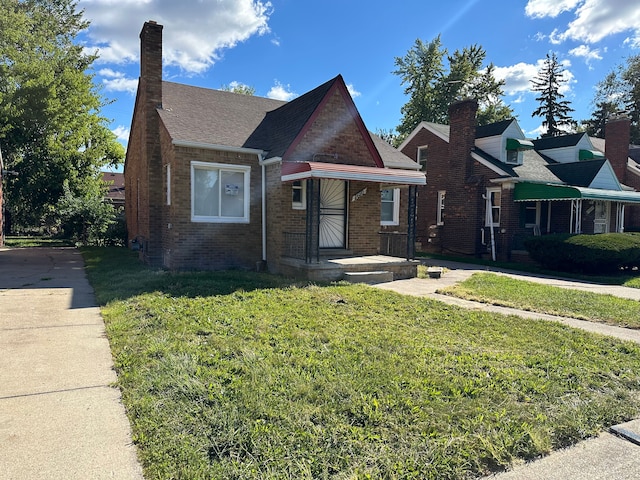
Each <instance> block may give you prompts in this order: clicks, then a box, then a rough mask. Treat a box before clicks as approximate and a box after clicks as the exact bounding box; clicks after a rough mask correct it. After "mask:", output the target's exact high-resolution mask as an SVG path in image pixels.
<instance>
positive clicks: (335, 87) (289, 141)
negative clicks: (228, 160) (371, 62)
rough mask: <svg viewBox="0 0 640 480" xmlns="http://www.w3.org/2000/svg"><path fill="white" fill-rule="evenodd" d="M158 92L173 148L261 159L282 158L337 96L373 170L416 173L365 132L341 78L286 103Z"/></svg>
mask: <svg viewBox="0 0 640 480" xmlns="http://www.w3.org/2000/svg"><path fill="white" fill-rule="evenodd" d="M162 88H163V92H162V106H161V107H159V108H158V114H159V115H160V118H161V119H162V122H163V124H164V126H165V128H166V129H167V131H168V132H169V135H170V136H171V139H172V140H173V141H174V143H183V144H196V145H209V146H212V147H227V148H229V147H230V148H238V149H250V150H258V151H263V152H265V153H266V157H267V158H273V157H280V158H284V157H286V154H287V151H290V150H291V149H292V148H293V147H294V146H295V145H296V142H297V141H299V140H300V138H301V137H302V136H303V135H304V132H305V131H306V129H308V128H309V127H310V126H311V123H312V122H313V119H314V118H315V116H316V115H318V113H319V111H320V110H321V109H322V107H323V105H324V104H325V102H327V100H328V98H329V96H330V95H331V94H332V93H334V92H335V91H339V92H341V93H342V95H343V98H344V99H345V103H346V106H347V108H348V109H349V111H350V113H351V115H352V117H353V120H354V121H355V123H356V125H357V127H358V128H359V130H360V132H361V133H362V138H363V141H364V142H365V143H366V144H367V146H368V148H369V151H370V152H371V156H372V158H373V160H374V161H375V163H376V165H378V167H389V168H404V169H419V165H418V164H417V163H416V162H414V161H413V160H411V159H410V158H409V157H407V156H406V155H404V154H403V153H401V152H400V151H398V150H396V149H394V148H393V147H391V146H390V145H388V144H387V143H386V142H384V141H383V140H382V139H380V138H378V137H377V136H375V135H373V134H371V133H370V132H369V131H368V130H367V129H366V127H365V125H364V122H363V121H362V118H361V117H360V114H359V113H358V111H357V109H356V107H355V104H354V103H353V99H352V98H351V96H350V95H349V93H348V91H347V87H346V84H345V83H344V80H343V79H342V76H341V75H338V76H336V77H334V78H333V79H331V80H329V81H328V82H325V83H323V84H322V85H320V86H318V87H316V88H314V89H313V90H311V91H309V92H307V93H305V94H304V95H301V96H300V97H297V98H295V99H294V100H291V101H290V102H283V101H280V100H272V99H269V98H263V97H257V96H253V95H242V94H237V93H233V92H227V91H221V90H211V89H207V88H201V87H192V86H188V85H183V84H178V83H173V82H162Z"/></svg>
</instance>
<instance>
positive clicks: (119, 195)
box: [101, 172, 124, 211]
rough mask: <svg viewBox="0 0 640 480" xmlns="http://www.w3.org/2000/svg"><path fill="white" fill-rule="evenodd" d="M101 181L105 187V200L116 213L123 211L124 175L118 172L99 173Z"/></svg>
mask: <svg viewBox="0 0 640 480" xmlns="http://www.w3.org/2000/svg"><path fill="white" fill-rule="evenodd" d="M101 175H102V181H103V182H104V183H105V184H106V185H107V192H106V195H105V199H106V200H108V201H109V202H111V205H113V208H115V209H116V210H117V211H122V210H124V174H123V173H120V172H101Z"/></svg>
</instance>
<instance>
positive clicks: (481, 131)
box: [476, 118, 514, 138]
mask: <svg viewBox="0 0 640 480" xmlns="http://www.w3.org/2000/svg"><path fill="white" fill-rule="evenodd" d="M513 122H514V119H513V118H510V119H509V120H502V121H501V122H496V123H490V124H489V125H482V126H480V127H476V138H485V137H495V136H497V135H502V134H503V133H504V131H505V130H506V129H507V128H508V127H509V125H511V124H512V123H513Z"/></svg>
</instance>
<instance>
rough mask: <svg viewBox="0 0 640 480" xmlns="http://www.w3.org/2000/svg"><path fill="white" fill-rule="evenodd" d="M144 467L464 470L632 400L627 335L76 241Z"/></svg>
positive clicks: (526, 454)
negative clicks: (161, 264)
mask: <svg viewBox="0 0 640 480" xmlns="http://www.w3.org/2000/svg"><path fill="white" fill-rule="evenodd" d="M83 253H84V255H85V259H86V261H87V266H88V273H89V278H90V280H91V283H92V284H93V286H94V288H95V289H96V293H97V298H98V300H99V302H100V303H101V304H102V313H103V316H104V318H105V323H106V326H107V333H108V337H109V340H110V343H111V348H112V351H113V355H114V361H115V365H116V369H117V372H118V384H119V386H120V388H121V389H122V393H123V401H124V404H125V406H126V408H127V412H128V415H129V418H130V420H131V424H132V427H133V436H134V441H135V443H136V445H137V446H138V448H139V455H140V458H141V460H142V463H143V465H144V470H145V478H147V479H148V480H151V479H168V478H175V479H214V478H215V479H217V478H221V479H222V478H224V479H290V478H295V479H312V478H313V479H315V478H331V479H342V478H353V479H366V478H376V479H377V478H388V479H391V478H397V479H409V478H419V479H464V478H475V477H476V476H477V475H480V474H486V473H488V472H490V471H494V470H497V469H501V468H504V467H505V466H507V465H510V464H511V463H513V462H517V461H520V460H522V459H531V458H535V457H537V456H539V455H542V454H545V453H547V452H549V451H550V450H551V449H555V448H560V447H562V446H565V445H568V444H571V443H573V442H576V441H578V440H580V439H582V438H585V437H588V436H591V435H594V434H597V433H598V432H599V431H601V430H602V429H603V428H604V427H606V426H608V425H612V424H615V423H618V422H621V421H624V420H627V419H630V418H633V417H635V416H637V415H638V414H640V395H639V388H640V346H638V345H636V344H632V343H628V342H621V341H616V340H614V339H611V338H607V337H602V336H595V335H591V334H588V333H585V332H581V331H577V330H573V329H570V328H567V327H564V326H562V325H560V324H557V323H547V322H535V321H527V320H523V319H521V318H518V317H514V316H510V317H506V316H500V315H492V314H487V313H481V312H471V311H465V310H463V309H460V308H456V307H453V306H448V305H445V304H443V303H439V302H436V301H432V300H427V299H417V298H412V297H408V296H403V295H399V294H395V293H393V292H387V291H383V290H378V289H373V288H370V287H367V286H364V285H343V284H335V285H329V286H317V285H307V284H304V283H292V282H290V281H287V280H286V279H284V278H280V277H276V276H270V275H266V274H257V273H250V272H222V273H169V272H161V271H152V270H148V269H145V268H144V267H141V266H140V265H138V264H137V263H136V261H135V257H134V256H133V255H132V254H131V253H130V252H128V251H127V250H124V249H83Z"/></svg>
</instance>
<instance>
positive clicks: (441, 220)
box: [436, 190, 447, 225]
mask: <svg viewBox="0 0 640 480" xmlns="http://www.w3.org/2000/svg"><path fill="white" fill-rule="evenodd" d="M446 194H447V192H446V191H444V190H440V191H438V210H437V211H436V216H437V218H436V224H437V225H444V200H445V196H446Z"/></svg>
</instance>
